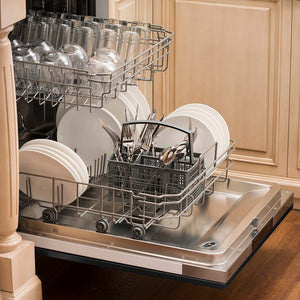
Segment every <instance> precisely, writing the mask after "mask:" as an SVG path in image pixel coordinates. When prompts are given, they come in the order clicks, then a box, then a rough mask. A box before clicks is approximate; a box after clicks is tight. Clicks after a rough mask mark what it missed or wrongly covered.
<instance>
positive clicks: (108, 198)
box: [20, 140, 235, 239]
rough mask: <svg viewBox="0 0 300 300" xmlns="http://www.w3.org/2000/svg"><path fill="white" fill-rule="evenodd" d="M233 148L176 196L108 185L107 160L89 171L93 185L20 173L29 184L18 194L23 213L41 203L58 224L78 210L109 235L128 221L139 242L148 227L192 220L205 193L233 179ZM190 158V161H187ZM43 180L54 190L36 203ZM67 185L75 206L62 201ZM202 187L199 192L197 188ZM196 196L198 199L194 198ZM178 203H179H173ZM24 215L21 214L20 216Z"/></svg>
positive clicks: (48, 219)
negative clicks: (36, 184)
mask: <svg viewBox="0 0 300 300" xmlns="http://www.w3.org/2000/svg"><path fill="white" fill-rule="evenodd" d="M217 147H218V144H217V143H215V144H213V145H211V147H209V148H208V149H207V150H206V151H205V152H203V153H202V154H201V155H199V156H198V163H199V162H201V161H203V160H204V159H205V156H206V155H207V153H208V152H209V151H214V153H217ZM234 150H235V141H233V140H231V142H230V145H229V147H228V148H227V149H226V151H224V153H222V154H220V155H219V156H218V157H217V155H216V154H215V157H214V161H213V162H212V163H211V164H210V165H209V166H206V168H204V169H202V168H199V172H198V174H197V176H196V177H195V178H194V179H193V180H192V181H191V182H190V183H189V184H188V185H187V186H186V187H185V188H184V189H183V190H182V191H181V192H179V193H177V194H169V193H168V194H159V195H158V194H155V193H154V194H147V193H146V192H143V193H139V192H136V193H134V192H133V191H132V190H130V189H128V188H124V187H123V186H118V187H114V186H110V185H109V184H108V181H109V179H108V178H107V177H108V176H107V174H104V172H103V170H104V168H105V164H106V162H105V159H103V158H101V159H99V160H98V161H97V162H95V166H94V168H95V169H94V170H93V166H90V168H89V174H90V182H89V183H83V182H73V181H67V180H63V179H60V178H53V177H47V176H40V175H37V174H30V173H24V172H20V181H25V182H26V191H25V193H20V205H21V210H22V208H25V207H30V206H32V205H38V206H39V208H40V209H41V210H43V213H42V220H43V221H44V222H48V223H55V222H57V220H59V215H60V213H61V212H62V211H63V212H66V211H71V212H73V213H74V212H75V213H76V215H77V216H78V217H79V218H80V217H83V216H85V215H86V214H89V215H93V217H94V218H95V224H94V228H95V231H97V232H102V233H103V232H106V231H108V232H109V224H110V222H113V223H114V224H120V223H126V224H129V225H130V226H131V227H132V235H133V237H134V238H136V239H142V238H143V237H144V235H145V232H146V230H147V229H149V228H150V227H151V226H157V227H166V228H171V229H177V228H178V227H179V226H180V222H181V221H180V220H181V218H182V217H188V216H190V215H191V214H192V213H193V206H194V205H202V204H203V203H204V201H205V200H206V197H207V195H210V194H212V193H213V192H214V185H215V183H216V182H220V181H221V182H224V181H227V180H229V178H228V170H229V168H230V167H231V166H232V164H233V161H232V160H231V159H230V155H231V153H232V152H233V151H234ZM224 157H226V158H225V167H224V168H223V169H222V170H221V171H220V172H219V173H218V174H217V175H212V176H211V175H210V174H207V170H209V169H211V168H212V167H213V169H214V170H215V169H216V168H218V167H219V166H220V164H221V163H222V161H223V159H222V161H221V158H224ZM188 159H189V158H188V157H187V158H186V160H187V161H188ZM34 177H39V178H43V180H46V181H49V184H47V186H48V187H49V189H51V191H50V193H49V194H51V197H50V198H49V199H46V200H47V201H46V200H45V199H43V200H42V199H35V198H34V197H33V196H32V186H31V178H34ZM64 184H65V186H67V185H68V186H70V185H74V186H76V190H77V197H76V199H74V201H73V202H72V203H69V204H67V203H64V199H63V194H64V193H63V191H64ZM82 186H86V187H87V188H86V191H85V192H84V193H83V194H82V195H81V196H80V195H79V190H80V189H81V188H82ZM199 189H200V190H199ZM195 195H196V196H195ZM174 199H175V200H174ZM21 215H22V213H21Z"/></svg>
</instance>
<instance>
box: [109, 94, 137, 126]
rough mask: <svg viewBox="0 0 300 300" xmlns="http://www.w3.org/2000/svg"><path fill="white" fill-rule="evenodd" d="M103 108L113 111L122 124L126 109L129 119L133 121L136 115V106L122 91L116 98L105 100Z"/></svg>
mask: <svg viewBox="0 0 300 300" xmlns="http://www.w3.org/2000/svg"><path fill="white" fill-rule="evenodd" d="M103 108H104V109H106V110H108V111H109V112H110V113H112V114H113V115H114V116H115V117H116V118H117V119H118V121H119V122H120V124H121V125H122V124H123V123H124V122H125V121H126V120H125V109H127V111H128V116H129V120H128V121H133V120H134V117H135V108H134V106H133V105H132V103H130V102H129V101H128V99H127V97H126V96H125V95H124V93H120V94H119V95H118V97H117V98H116V99H109V100H105V101H104V102H103Z"/></svg>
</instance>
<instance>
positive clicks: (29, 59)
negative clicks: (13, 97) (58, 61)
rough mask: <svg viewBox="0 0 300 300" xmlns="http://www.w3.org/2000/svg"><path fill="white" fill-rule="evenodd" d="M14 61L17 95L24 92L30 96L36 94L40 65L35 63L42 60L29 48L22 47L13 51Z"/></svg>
mask: <svg viewBox="0 0 300 300" xmlns="http://www.w3.org/2000/svg"><path fill="white" fill-rule="evenodd" d="M13 60H14V71H15V80H16V91H17V95H21V94H22V93H23V92H24V91H25V92H26V93H28V94H33V93H35V92H36V90H37V79H38V72H37V66H38V65H36V64H35V63H38V62H39V60H40V56H39V54H38V53H37V52H35V51H34V50H33V49H31V48H30V47H28V46H21V47H19V48H15V49H14V50H13ZM31 63H33V64H31Z"/></svg>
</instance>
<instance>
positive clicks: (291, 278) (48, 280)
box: [36, 210, 300, 300]
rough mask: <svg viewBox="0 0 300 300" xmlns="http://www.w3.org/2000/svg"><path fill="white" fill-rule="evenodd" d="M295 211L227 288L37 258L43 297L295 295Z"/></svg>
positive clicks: (298, 261)
mask: <svg viewBox="0 0 300 300" xmlns="http://www.w3.org/2000/svg"><path fill="white" fill-rule="evenodd" d="M299 233H300V211H295V210H293V211H291V212H290V213H289V215H288V216H287V217H286V218H285V220H284V221H283V222H282V223H281V224H280V225H279V227H278V228H277V229H276V230H275V231H274V233H273V234H272V235H271V237H270V238H269V239H268V240H267V241H266V242H265V244H264V245H263V246H262V247H261V248H260V249H259V250H258V252H257V253H256V254H255V255H254V256H253V257H252V259H251V260H250V261H249V263H248V264H247V265H246V266H245V267H244V269H243V270H242V271H241V272H240V273H239V274H238V276H237V277H236V278H235V279H234V280H233V281H232V283H231V284H230V285H229V286H228V288H227V289H226V290H218V289H213V288H207V287H202V286H197V285H193V284H188V283H182V282H177V281H171V280H167V279H161V278H155V277H149V276H144V275H137V274H132V273H127V272H123V271H118V270H113V269H108V268H102V267H96V266H90V265H84V264H80V263H74V262H68V261H63V260H59V259H54V258H48V257H46V256H38V257H37V259H36V265H37V275H38V276H39V278H40V279H41V281H42V284H43V296H44V300H52V299H53V300H54V299H55V300H68V299H72V300H83V299H87V300H92V299H159V300H164V299H185V300H190V299H235V300H236V299H243V300H245V299H272V300H273V299H276V300H279V299H289V300H297V299H300V251H299V250H300V234H299Z"/></svg>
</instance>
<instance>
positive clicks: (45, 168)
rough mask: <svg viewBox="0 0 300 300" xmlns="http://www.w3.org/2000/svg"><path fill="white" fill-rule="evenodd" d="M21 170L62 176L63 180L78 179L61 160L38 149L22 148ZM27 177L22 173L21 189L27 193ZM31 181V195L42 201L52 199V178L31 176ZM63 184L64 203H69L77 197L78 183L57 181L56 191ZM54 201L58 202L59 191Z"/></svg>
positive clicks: (20, 153) (43, 174) (57, 176)
mask: <svg viewBox="0 0 300 300" xmlns="http://www.w3.org/2000/svg"><path fill="white" fill-rule="evenodd" d="M19 158H20V172H25V173H31V174H37V175H42V176H49V177H55V178H60V179H63V180H69V181H76V180H77V178H76V177H75V176H74V174H73V173H72V171H71V170H70V169H69V168H68V167H67V166H66V165H65V164H63V163H62V162H61V160H58V159H56V158H54V157H53V156H52V155H48V154H47V153H45V152H44V151H39V150H37V149H26V148H25V149H20V151H19ZM26 178H27V175H23V174H21V175H20V190H21V191H22V192H24V193H26ZM30 183H31V195H32V197H33V198H35V199H39V200H42V201H47V202H51V201H52V179H48V178H42V177H36V176H30ZM61 184H63V186H64V189H63V199H64V202H63V204H69V203H71V202H72V201H74V199H76V197H77V195H76V194H77V191H76V190H77V188H76V184H73V183H68V182H64V181H59V180H57V181H55V187H54V188H55V191H56V189H57V187H60V186H61ZM54 201H55V202H57V201H58V198H57V193H56V192H55V193H54Z"/></svg>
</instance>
